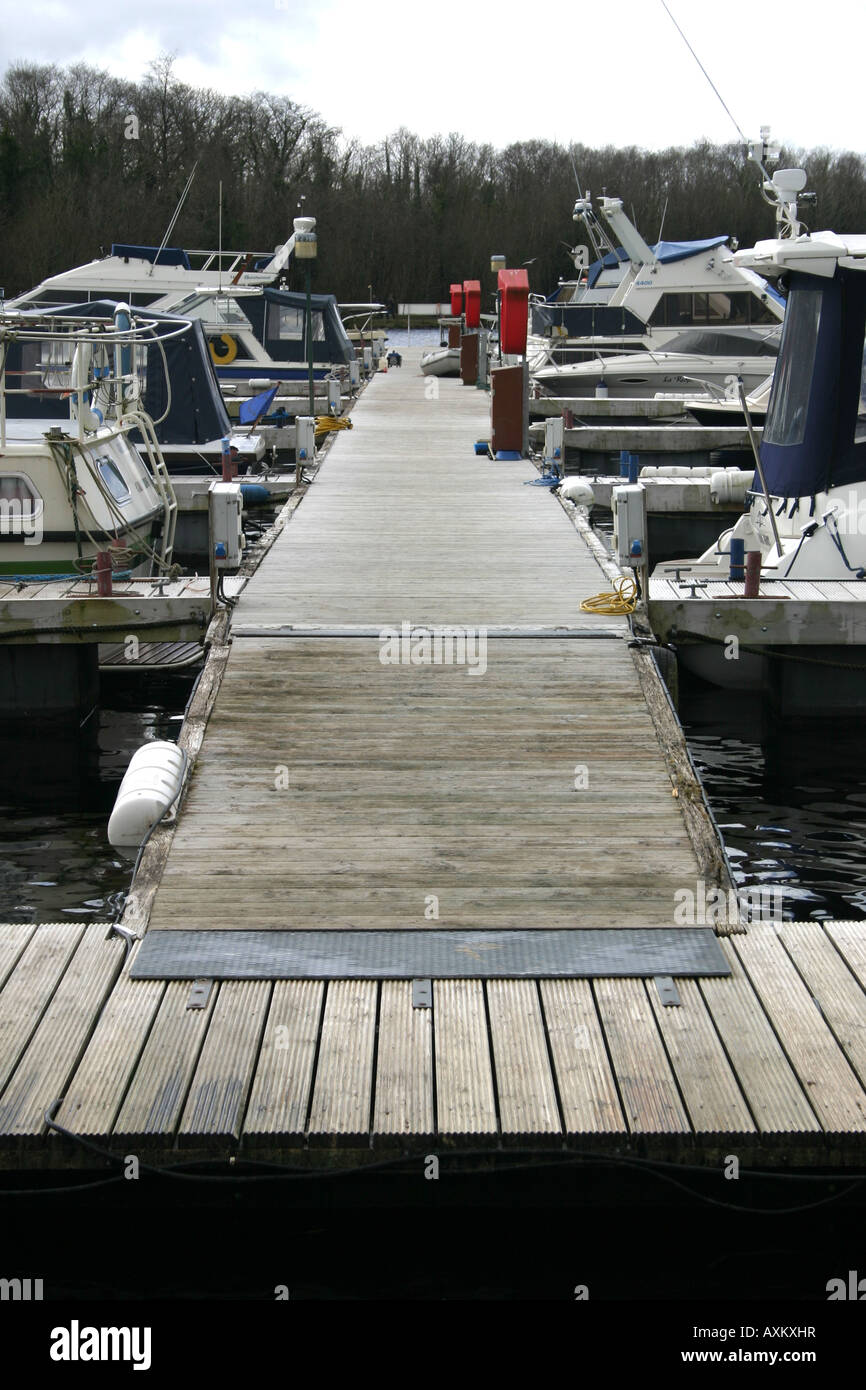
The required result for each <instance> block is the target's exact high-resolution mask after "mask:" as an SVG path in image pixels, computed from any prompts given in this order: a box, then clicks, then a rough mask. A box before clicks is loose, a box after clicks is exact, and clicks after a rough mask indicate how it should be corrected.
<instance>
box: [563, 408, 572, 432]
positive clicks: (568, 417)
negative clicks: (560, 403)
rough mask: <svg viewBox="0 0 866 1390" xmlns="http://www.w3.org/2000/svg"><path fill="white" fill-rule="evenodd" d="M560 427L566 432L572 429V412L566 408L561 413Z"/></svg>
mask: <svg viewBox="0 0 866 1390" xmlns="http://www.w3.org/2000/svg"><path fill="white" fill-rule="evenodd" d="M562 427H563V429H566V430H573V429H574V411H573V410H571V409H570V408H569V407H568V406H566V407H565V409H564V410H563V412H562Z"/></svg>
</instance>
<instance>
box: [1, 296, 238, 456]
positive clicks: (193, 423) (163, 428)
mask: <svg viewBox="0 0 866 1390" xmlns="http://www.w3.org/2000/svg"><path fill="white" fill-rule="evenodd" d="M116 309H117V304H116V303H115V301H114V300H110V299H91V300H89V301H88V302H87V303H86V304H64V305H52V306H51V317H52V318H66V317H70V318H74V317H76V316H78V317H80V318H88V319H112V318H113V317H114V313H115V310H116ZM135 312H136V315H137V317H139V318H144V319H148V320H154V321H156V322H159V323H165V324H177V323H178V322H180V320H179V319H178V317H177V316H176V315H174V314H161V313H157V312H156V311H155V310H153V309H144V310H137V311H135ZM44 316H45V310H44V308H42V309H36V310H30V311H28V312H22V313H21V315H20V317H21V318H22V319H24V320H26V319H28V318H33V319H40V318H44ZM28 349H30V350H31V353H32V344H27V343H19V342H15V341H13V342H12V343H11V344H10V345H9V356H8V358H7V373H9V374H10V375H11V373H12V372H14V371H16V370H17V371H20V372H24V371H26V372H27V375H28V376H32V375H33V374H34V373H35V372H37V371H38V369H39V368H38V364H37V363H35V362H32V361H29V360H28V361H26V362H25V360H24V354H25V353H26V351H27V350H28ZM143 351H145V352H146V353H147V362H146V368H145V388H144V397H143V401H142V404H143V406H144V409H145V411H146V412H147V414H148V415H150V416H151V418H152V419H153V421H154V426H155V429H156V437H157V439H158V440H159V442H160V444H205V443H207V442H208V441H210V440H213V439H221V438H223V437H224V436H226V435H228V434H229V433H230V432H231V421H230V419H229V417H228V414H227V412H226V408H225V403H224V401H223V398H222V395H221V394H220V389H219V383H218V382H217V378H216V374H215V373H214V369H213V364H212V362H211V358H210V353H209V351H208V346H207V339H206V338H205V335H204V330H203V328H202V325H201V323H200V322H199V321H198V320H197V319H195V320H192V321H190V322H189V323H188V326H187V328H186V331H185V332H183V333H180V334H178V335H177V336H176V337H173V338H169V339H167V340H166V341H164V342H163V343H162V345H161V349H160V347H159V346H157V344H156V343H154V342H152V343H149V344H148V345H147V346H146V347H145V348H144V349H143ZM163 352H164V353H165V361H166V365H167V367H168V374H169V379H170V382H171V399H170V400H169V399H168V396H169V391H168V386H167V383H166V379H165V369H164V367H163V359H162V354H163ZM166 406H168V412H167V414H166V413H165V412H166ZM58 407H59V409H58ZM6 411H7V414H8V415H10V416H16V417H18V418H29V419H56V418H57V416H58V414H61V415H62V414H64V413H65V411H66V400H65V397H62V396H59V395H58V392H57V391H56V390H55V391H50V392H48V391H45V390H39V389H36V390H34V391H33V392H32V393H29V394H28V395H26V396H18V395H10V396H8V397H7V404H6ZM163 414H165V419H160V417H161V416H162V415H163ZM157 422H158V423H157Z"/></svg>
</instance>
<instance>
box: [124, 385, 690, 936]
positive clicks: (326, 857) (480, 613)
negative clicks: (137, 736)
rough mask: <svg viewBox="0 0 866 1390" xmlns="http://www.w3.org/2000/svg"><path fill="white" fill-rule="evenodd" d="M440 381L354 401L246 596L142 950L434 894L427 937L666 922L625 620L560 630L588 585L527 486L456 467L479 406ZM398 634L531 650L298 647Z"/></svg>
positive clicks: (666, 783)
mask: <svg viewBox="0 0 866 1390" xmlns="http://www.w3.org/2000/svg"><path fill="white" fill-rule="evenodd" d="M436 385H437V387H438V391H439V395H438V399H433V400H428V399H427V390H428V389H429V388H428V383H427V380H426V379H425V378H424V377H422V376H420V375H419V374H418V372H417V370H412V368H411V367H409V366H407V367H404V368H402V369H401V370H398V371H392V372H389V373H388V374H387V376H379V377H377V378H375V379H374V381H373V383H372V384H371V386H370V387H369V388H368V391H367V392H366V393H365V395H364V396H363V398H362V400H361V401H360V403H359V404H358V406H357V408H356V410H355V412H354V415H353V419H354V422H355V425H354V429H353V430H352V432H351V433H350V434H346V435H344V436H342V437H341V438H339V439H338V440H337V441H336V443H335V445H334V447H333V449H332V450H331V452H330V453H329V454H328V455H327V458H326V461H325V462H324V464H323V466H322V469H321V472H320V474H319V477H318V478H317V480H316V482H315V483H314V484H313V486H312V487H311V488H310V491H309V492H308V494H307V496H306V497H305V498H304V501H303V503H302V504H301V506H300V507H299V508H298V510H297V512H296V513H295V515H294V516H293V519H292V522H291V524H290V525H289V526H287V527H286V529H285V530H284V531H283V533H282V535H281V536H280V538H279V540H278V541H277V542H276V544H275V545H274V546H273V548H272V549H271V551H270V552H269V554H268V555H267V556H266V558H265V560H264V561H263V563H262V564H261V566H260V567H259V569H258V570H257V572H256V574H255V575H254V576H253V578H252V579H251V581H250V582H249V584H248V585H247V586H246V588H245V590H244V592H243V595H242V597H241V601H240V603H239V605H238V607H237V609H236V611H235V614H234V617H233V621H232V635H233V642H232V647H231V653H230V656H229V660H228V667H227V670H226V674H225V676H224V678H223V683H222V686H221V688H220V692H219V697H218V700H217V704H216V708H215V710H214V713H213V715H212V716H211V720H210V723H209V725H208V731H207V735H206V738H205V741H204V745H203V747H202V749H201V752H200V754H199V757H198V761H197V766H196V772H195V776H194V778H193V782H192V786H191V789H190V792H189V794H188V797H187V800H186V803H185V806H184V811H183V815H182V817H181V823H180V827H179V829H178V832H177V834H176V835H175V838H174V843H173V845H172V849H171V853H170V855H169V858H168V862H167V864H166V866H165V869H164V871H163V874H162V881H161V885H160V888H159V891H158V893H157V896H156V902H155V905H154V909H153V912H152V915H151V919H150V926H151V928H169V929H171V928H175V927H185V928H190V927H203V928H208V927H215V928H219V927H238V926H243V925H248V926H251V927H252V926H255V927H283V928H286V927H288V928H303V927H308V928H309V927H322V928H332V927H350V926H356V927H406V926H412V925H415V924H418V925H420V926H421V927H423V926H424V925H425V922H429V921H430V918H429V916H428V917H427V918H425V907H426V905H427V903H428V901H429V898H430V895H435V896H436V898H437V899H438V913H439V916H438V919H437V920H436V921H434V922H433V923H432V925H438V926H439V927H494V926H519V927H526V926H534V927H565V926H580V925H589V926H598V925H604V926H607V925H611V924H620V925H647V926H648V925H670V923H671V919H672V914H673V909H674V903H675V898H674V894H675V892H676V890H677V889H678V888H680V887H682V886H683V885H684V884H686V885H688V884H691V885H692V886H694V883H695V881H696V879H697V878H698V876H699V869H698V864H697V861H696V859H695V853H694V850H693V848H692V844H691V841H690V839H689V836H688V833H687V830H686V827H685V825H684V823H683V818H682V815H681V814H680V810H679V807H678V805H677V801H676V799H675V798H674V797H673V796H672V795H671V790H672V788H671V778H670V775H669V771H668V769H667V767H666V764H665V761H664V758H663V756H662V752H661V749H660V748H659V744H658V740H657V739H656V737H655V734H654V729H653V724H652V720H651V718H650V714H649V711H648V709H647V706H646V703H645V701H644V699H643V697H642V695H641V692H640V686H639V682H638V676H637V673H636V670H635V665H634V660H633V658H632V654H631V652H630V650H629V649H628V647H627V646H626V639H627V637H628V635H629V633H628V627H627V624H626V622H625V620H624V619H622V618H620V619H611V618H602V617H597V616H595V615H587V614H583V613H581V611H580V600H581V599H582V598H584V597H586V596H587V595H589V594H593V593H597V592H598V591H599V590H600V589H604V588H608V587H609V581H608V580H607V579H606V577H605V575H604V573H603V572H602V570H601V569H600V567H599V565H598V563H597V561H596V560H595V559H594V558H593V556H592V554H591V553H590V551H589V549H588V548H587V547H586V546H585V545H584V544H583V543H582V542H581V540H580V538H579V537H578V536H576V535H575V531H574V528H573V526H572V525H571V523H570V521H569V519H568V517H567V515H566V514H565V512H564V511H563V510H562V508H561V507H560V506H559V505H558V503H557V502H556V501H555V500H554V499H553V498H552V497H551V496H550V495H549V493H548V492H547V490H546V489H543V488H537V487H531V486H527V485H526V483H527V480H529V479H531V478H533V477H534V476H535V473H534V470H533V468H532V466H531V465H529V464H527V463H526V462H525V461H522V462H518V463H493V462H491V460H490V459H488V458H486V457H485V458H481V457H476V455H475V454H474V451H473V442H474V440H475V439H479V438H484V437H486V435H487V434H488V433H489V421H488V408H489V407H488V400H487V397H486V395H485V393H483V392H479V391H476V390H475V389H474V388H466V387H464V386H462V385H461V384H460V383H459V382H458V381H455V380H443V381H441V382H439V383H436ZM404 621H405V622H408V623H410V624H428V625H431V626H432V627H434V628H435V627H438V626H441V625H448V624H455V625H457V624H459V625H463V626H467V627H470V628H480V627H482V626H483V627H485V628H486V629H487V630H488V631H490V632H501V631H506V630H512V631H515V632H516V633H520V632H522V631H525V630H527V629H528V630H529V631H533V632H539V631H541V632H545V633H547V636H544V637H535V638H529V637H526V638H523V637H519V636H512V637H493V636H489V637H488V638H487V639H486V652H485V661H484V666H485V669H484V670H483V671H482V670H481V669H480V665H479V664H478V663H477V662H476V665H477V666H478V669H477V670H473V668H472V666H471V665H469V664H464V665H457V664H453V665H447V664H441V665H437V664H432V663H431V664H426V665H424V664H419V665H412V664H405V665H404V664H383V663H382V661H381V660H380V653H381V651H382V641H381V640H380V638H379V637H378V636H375V635H371V636H367V637H361V636H348V635H343V636H324V635H322V636H309V635H306V636H304V635H301V634H302V633H303V632H304V631H305V629H306V631H307V633H308V632H309V628H310V627H314V626H316V625H321V626H322V627H324V628H325V629H326V630H330V631H334V630H337V631H341V632H343V633H352V632H355V631H357V632H366V633H371V634H375V633H376V632H377V630H378V631H381V630H382V629H383V628H384V627H386V626H387V625H392V626H393V628H394V629H396V630H397V631H399V630H400V628H401V624H402V623H403V622H404ZM289 628H294V629H298V628H299V629H300V633H299V635H298V636H281V637H276V636H269V634H270V633H273V632H275V631H279V630H282V631H283V632H286V631H287V629H289ZM558 629H563V630H565V629H572V630H573V629H580V630H582V631H584V632H586V633H593V632H596V631H597V632H598V633H599V637H598V638H594V637H591V636H589V637H586V636H585V637H572V638H565V637H561V638H560V637H558V636H557V635H556V633H557V630H558ZM605 634H607V635H605ZM471 650H472V651H475V649H474V648H472V649H471ZM406 654H410V653H406ZM217 885H218V901H215V898H214V896H213V890H214V889H215V888H216V886H217Z"/></svg>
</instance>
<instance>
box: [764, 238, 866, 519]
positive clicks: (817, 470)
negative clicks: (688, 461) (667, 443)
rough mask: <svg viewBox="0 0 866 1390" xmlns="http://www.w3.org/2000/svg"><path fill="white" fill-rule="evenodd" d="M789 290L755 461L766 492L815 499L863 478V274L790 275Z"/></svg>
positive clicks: (840, 268)
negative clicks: (758, 455) (758, 459)
mask: <svg viewBox="0 0 866 1390" xmlns="http://www.w3.org/2000/svg"><path fill="white" fill-rule="evenodd" d="M816 250H817V248H816ZM864 268H866V263H864ZM789 286H790V287H789V292H788V309H787V312H786V314H785V324H784V328H783V331H782V345H781V349H780V351H779V359H778V362H777V363H776V371H775V375H774V379H773V388H772V391H771V394H770V402H769V406H768V409H767V419H766V424H765V426H764V434H763V439H762V441H761V462H762V464H763V467H764V474H765V477H766V482H767V489H768V491H769V493H770V494H771V495H773V496H776V497H814V496H815V494H816V493H818V492H824V491H826V490H827V489H828V488H831V487H839V486H841V485H842V484H844V483H854V482H860V481H861V480H863V479H866V379H864V339H866V275H864V274H863V270H862V269H860V268H857V269H852V268H851V266H850V264H849V265H848V266H845V265H839V264H837V266H836V270H835V273H834V274H833V277H832V279H830V278H827V274H826V268H823V269H821V270H816V273H812V274H807V273H804V272H801V271H795V270H792V271H791V272H790V280H789Z"/></svg>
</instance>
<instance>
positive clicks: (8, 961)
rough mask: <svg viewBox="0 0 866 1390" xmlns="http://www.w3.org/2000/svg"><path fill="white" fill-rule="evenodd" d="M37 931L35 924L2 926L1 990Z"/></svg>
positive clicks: (21, 923)
mask: <svg viewBox="0 0 866 1390" xmlns="http://www.w3.org/2000/svg"><path fill="white" fill-rule="evenodd" d="M36 930H37V928H36V924H35V922H4V923H3V924H2V926H0V990H2V989H3V987H4V985H5V984H6V981H7V980H8V978H9V976H10V975H11V974H12V971H13V970H14V969H15V966H16V965H17V964H18V961H19V959H20V957H21V956H22V954H23V952H24V948H25V947H26V946H27V943H28V942H29V941H30V939H31V937H32V936H33V933H34V932H35V931H36ZM40 930H41V928H40ZM67 930H68V924H67Z"/></svg>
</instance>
